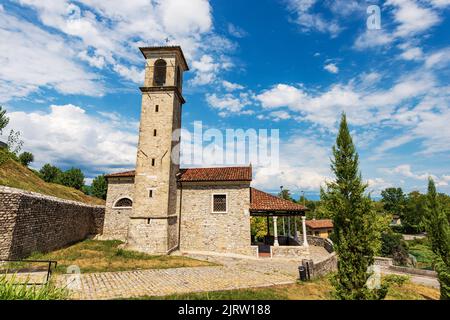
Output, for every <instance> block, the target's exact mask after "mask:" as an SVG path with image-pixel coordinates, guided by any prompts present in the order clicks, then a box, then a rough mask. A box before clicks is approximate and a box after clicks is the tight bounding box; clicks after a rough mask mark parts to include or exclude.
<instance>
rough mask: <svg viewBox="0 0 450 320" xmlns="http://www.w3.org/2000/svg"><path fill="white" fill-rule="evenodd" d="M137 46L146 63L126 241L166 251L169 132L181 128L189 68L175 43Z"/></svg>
mask: <svg viewBox="0 0 450 320" xmlns="http://www.w3.org/2000/svg"><path fill="white" fill-rule="evenodd" d="M140 50H141V52H142V54H143V55H144V57H145V60H146V68H145V82H144V86H143V87H141V88H140V89H141V93H142V109H141V121H140V128H139V143H138V149H137V158H136V174H135V180H134V199H133V211H132V214H131V216H130V221H129V228H128V237H127V247H128V248H130V249H133V250H137V251H142V252H147V253H153V254H167V253H168V252H170V251H171V250H172V249H174V248H175V247H176V246H177V245H178V223H179V221H178V215H177V210H176V208H177V180H176V174H177V173H178V171H179V158H180V154H179V148H175V149H174V146H176V145H177V144H178V143H179V141H178V140H177V139H175V137H174V132H176V130H177V129H180V128H181V106H182V105H183V103H184V102H185V101H184V98H183V95H182V83H183V72H185V71H187V70H189V68H188V65H187V63H186V59H185V58H184V55H183V51H182V50H181V48H180V47H179V46H173V47H172V46H170V47H145V48H140ZM178 136H179V135H178ZM174 140H175V141H174Z"/></svg>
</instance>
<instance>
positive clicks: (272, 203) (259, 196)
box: [250, 188, 308, 211]
mask: <svg viewBox="0 0 450 320" xmlns="http://www.w3.org/2000/svg"><path fill="white" fill-rule="evenodd" d="M305 210H308V209H307V208H306V207H304V206H302V205H301V204H298V203H294V202H292V201H289V200H284V199H281V198H279V197H276V196H273V195H271V194H269V193H266V192H263V191H260V190H258V189H255V188H250V211H305Z"/></svg>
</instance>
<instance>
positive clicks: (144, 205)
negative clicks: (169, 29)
mask: <svg viewBox="0 0 450 320" xmlns="http://www.w3.org/2000/svg"><path fill="white" fill-rule="evenodd" d="M140 50H141V52H142V54H143V55H144V58H145V60H146V72H145V82H144V86H143V87H141V88H140V90H141V93H142V107H141V119H140V128H139V143H138V149H137V156H136V169H135V170H133V171H128V172H120V173H114V174H110V175H107V176H106V178H107V180H108V193H107V199H106V214H105V222H104V231H103V235H102V239H118V240H122V241H124V242H125V243H126V247H127V248H129V249H132V250H136V251H141V252H146V253H151V254H169V253H171V252H173V251H175V250H180V251H186V252H217V253H233V254H243V255H254V254H257V247H255V246H252V245H251V234H250V216H251V215H267V216H269V215H271V216H273V217H274V222H275V223H274V229H275V234H274V243H273V245H275V246H276V245H278V239H277V231H276V216H279V215H287V214H293V213H296V214H302V213H304V211H305V210H306V208H305V207H303V206H301V205H299V204H295V203H292V202H289V201H286V200H282V199H280V198H278V197H275V196H272V195H270V194H267V193H264V192H262V191H259V190H256V189H254V188H251V186H250V185H251V181H252V167H251V166H247V167H216V168H180V166H179V157H180V154H179V148H176V147H175V146H176V145H178V144H179V142H180V137H179V136H178V137H177V136H176V135H174V134H173V133H174V132H179V130H177V129H180V128H181V118H182V105H183V104H184V103H185V100H184V98H183V94H182V84H183V80H182V79H183V73H184V72H186V71H188V70H189V68H188V65H187V63H186V59H185V58H184V55H183V52H182V50H181V48H180V47H178V46H173V47H172V46H170V47H146V48H140ZM268 221H269V220H268Z"/></svg>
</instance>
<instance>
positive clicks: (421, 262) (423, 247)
mask: <svg viewBox="0 0 450 320" xmlns="http://www.w3.org/2000/svg"><path fill="white" fill-rule="evenodd" d="M407 243H408V252H409V253H410V254H412V255H413V256H414V257H416V259H417V266H416V267H417V268H419V269H427V270H432V269H433V257H434V254H433V251H432V250H431V246H430V244H429V241H428V240H427V239H417V240H411V241H407Z"/></svg>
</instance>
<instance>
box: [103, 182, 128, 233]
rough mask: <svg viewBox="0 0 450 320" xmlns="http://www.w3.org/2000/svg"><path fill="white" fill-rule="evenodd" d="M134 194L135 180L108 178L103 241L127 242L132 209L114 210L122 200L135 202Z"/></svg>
mask: <svg viewBox="0 0 450 320" xmlns="http://www.w3.org/2000/svg"><path fill="white" fill-rule="evenodd" d="M133 192H134V178H132V177H122V178H108V193H107V197H106V210H105V226H104V228H103V235H102V236H101V239H102V240H113V239H114V240H121V241H126V240H127V234H128V225H129V220H130V219H129V218H130V216H131V212H132V208H114V204H115V203H116V202H117V201H118V200H120V199H122V198H128V199H131V200H133Z"/></svg>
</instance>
